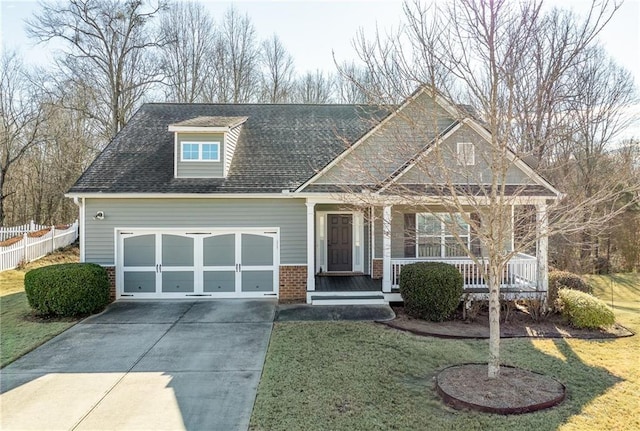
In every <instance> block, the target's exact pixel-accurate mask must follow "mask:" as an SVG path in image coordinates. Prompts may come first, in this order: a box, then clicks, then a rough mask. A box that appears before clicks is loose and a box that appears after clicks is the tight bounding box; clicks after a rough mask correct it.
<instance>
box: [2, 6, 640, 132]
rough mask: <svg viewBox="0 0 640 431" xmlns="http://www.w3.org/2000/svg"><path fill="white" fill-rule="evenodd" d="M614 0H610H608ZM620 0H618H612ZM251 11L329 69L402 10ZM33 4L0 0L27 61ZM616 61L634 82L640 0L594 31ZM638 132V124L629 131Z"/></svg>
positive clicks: (298, 57) (303, 65) (638, 72)
mask: <svg viewBox="0 0 640 431" xmlns="http://www.w3.org/2000/svg"><path fill="white" fill-rule="evenodd" d="M612 1H614V0H612ZM615 1H620V0H615ZM202 2H203V3H205V4H206V5H207V6H208V8H209V9H210V11H211V13H212V15H213V16H214V17H216V18H217V17H220V16H221V15H222V14H223V13H224V11H225V10H226V9H227V8H228V7H229V5H230V4H231V3H232V2H229V1H215V0H203V1H202ZM233 3H234V4H235V5H236V7H237V8H238V9H239V10H240V11H241V12H246V13H248V14H249V16H250V17H251V20H252V21H253V23H254V25H255V27H256V31H257V33H258V37H259V38H260V39H263V38H267V37H269V36H270V35H272V34H273V33H276V34H278V36H279V37H280V39H281V40H282V41H283V44H284V45H285V47H286V48H287V49H288V50H289V52H290V53H291V55H292V56H293V58H294V61H295V66H296V69H297V70H298V71H299V72H304V71H307V70H315V69H323V70H333V68H334V65H333V57H332V52H335V55H336V58H337V59H338V60H339V61H342V60H348V59H350V58H353V56H354V51H353V48H352V46H351V40H352V39H353V37H354V35H355V33H356V31H357V30H358V29H359V28H363V29H364V30H365V32H366V33H368V34H372V32H373V30H374V29H375V28H376V26H378V27H379V28H381V29H384V28H390V27H391V26H395V25H397V24H398V23H399V22H400V20H401V16H402V2H401V1H400V0H348V1H338V0H324V1H308V0H281V1H275V0H264V1H236V2H233ZM589 3H590V2H589V1H586V0H571V1H568V0H553V1H547V5H548V6H551V5H560V6H564V7H568V8H572V9H574V10H575V11H576V12H578V13H581V12H585V11H586V10H587V9H588V5H589ZM37 9H38V2H37V1H32V0H22V1H14V0H0V15H1V16H0V24H1V29H2V30H1V34H0V37H1V41H2V46H3V47H8V48H12V49H17V50H18V51H20V52H22V53H23V55H24V57H25V58H26V60H27V61H31V62H38V63H42V62H46V61H47V59H48V58H50V54H49V52H48V50H47V49H45V48H44V47H42V46H36V47H34V46H33V43H32V42H31V41H30V40H29V39H28V38H27V37H26V36H25V32H24V20H25V19H26V18H28V17H30V16H31V15H32V14H33V12H34V11H36V10H37ZM600 38H601V40H602V41H603V43H604V45H605V47H606V48H607V50H608V51H609V53H610V54H611V55H612V56H613V57H614V58H615V59H616V61H617V62H618V63H619V64H620V65H622V66H624V67H626V68H627V69H629V70H630V71H631V72H632V73H633V75H634V77H635V81H636V85H638V86H640V0H625V1H624V3H623V5H622V7H621V8H620V10H619V11H618V12H617V13H616V15H615V16H614V17H613V19H612V20H611V22H610V23H609V25H608V26H607V27H606V28H605V29H604V31H603V32H602V33H601V35H600ZM629 134H633V135H636V136H640V125H639V126H636V127H634V130H633V131H630V133H625V135H629Z"/></svg>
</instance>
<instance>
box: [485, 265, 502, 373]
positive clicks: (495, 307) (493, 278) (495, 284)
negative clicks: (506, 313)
mask: <svg viewBox="0 0 640 431" xmlns="http://www.w3.org/2000/svg"><path fill="white" fill-rule="evenodd" d="M500 272H501V266H500V265H499V264H498V263H495V262H494V260H493V259H490V260H489V271H488V273H489V283H488V284H489V374H488V377H489V378H490V379H497V378H498V377H500Z"/></svg>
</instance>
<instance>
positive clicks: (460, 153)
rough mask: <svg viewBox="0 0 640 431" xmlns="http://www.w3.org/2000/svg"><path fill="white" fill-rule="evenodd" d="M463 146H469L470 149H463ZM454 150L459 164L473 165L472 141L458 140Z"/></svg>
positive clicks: (474, 162) (473, 147) (474, 149)
mask: <svg viewBox="0 0 640 431" xmlns="http://www.w3.org/2000/svg"><path fill="white" fill-rule="evenodd" d="M465 147H467V148H470V150H467V151H465V150H464V148H465ZM456 151H457V152H456V155H457V159H458V165H459V166H475V164H476V146H475V145H474V144H473V142H458V144H457V148H456Z"/></svg>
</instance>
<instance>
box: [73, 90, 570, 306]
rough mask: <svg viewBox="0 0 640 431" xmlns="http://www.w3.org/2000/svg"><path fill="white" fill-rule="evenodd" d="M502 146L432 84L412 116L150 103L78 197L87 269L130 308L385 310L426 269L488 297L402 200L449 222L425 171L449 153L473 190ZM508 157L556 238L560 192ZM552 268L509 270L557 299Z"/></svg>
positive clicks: (408, 108) (520, 289)
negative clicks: (265, 305)
mask: <svg viewBox="0 0 640 431" xmlns="http://www.w3.org/2000/svg"><path fill="white" fill-rule="evenodd" d="M488 136H489V135H488V132H487V130H486V129H485V128H484V127H483V125H482V124H481V123H480V122H479V121H477V120H475V119H474V118H473V117H472V116H471V114H470V113H469V111H468V110H467V109H464V108H460V107H458V106H455V105H453V104H451V103H449V102H448V101H446V100H445V99H444V98H443V97H442V96H440V95H439V94H437V93H436V92H434V91H432V90H430V89H429V88H427V87H423V88H420V89H418V90H417V91H416V92H415V93H414V94H413V95H412V96H410V97H409V98H408V99H407V100H406V101H405V102H404V103H402V104H401V105H399V106H365V105H259V104H242V105H235V104H168V103H159V104H154V103H152V104H146V105H144V106H142V107H141V108H140V110H139V111H138V112H137V113H136V114H135V115H134V116H133V118H132V119H131V120H130V122H129V123H128V124H127V126H126V127H125V128H124V129H123V130H122V131H121V132H120V133H118V135H117V136H116V137H115V138H114V139H113V141H112V142H111V143H110V144H109V145H108V146H107V147H106V148H105V150H104V151H103V152H102V153H101V154H100V155H99V156H98V157H97V158H96V160H95V161H94V162H93V163H92V164H91V166H90V167H89V168H88V169H87V170H86V172H84V174H83V175H82V176H81V177H80V179H79V180H78V181H77V182H76V184H75V185H74V186H73V187H72V188H71V189H70V191H69V192H68V196H69V197H72V198H73V199H74V200H75V202H76V203H77V204H78V206H79V208H80V220H81V229H80V255H81V261H84V262H94V263H98V264H100V265H103V266H105V267H106V268H107V269H108V271H109V274H110V276H111V278H112V283H113V289H114V290H113V296H114V297H115V298H130V299H138V298H140V299H144V298H247V297H251V298H255V297H259V298H262V297H276V298H278V299H279V300H281V301H289V300H297V301H300V300H302V301H307V302H309V303H314V304H322V303H324V304H331V303H352V304H357V303H383V302H389V301H396V300H400V295H399V293H398V289H397V287H398V278H399V277H398V275H399V272H400V270H401V268H402V266H403V265H405V264H408V263H411V262H415V261H421V260H423V261H424V260H438V261H445V262H450V263H452V264H454V265H456V266H457V267H458V268H459V269H460V270H461V271H462V272H463V274H464V276H465V283H466V284H465V288H466V289H467V291H468V292H472V293H475V294H478V295H482V294H486V292H487V290H486V286H484V282H483V280H482V278H481V277H478V276H477V274H478V270H477V268H475V264H474V263H473V261H472V260H470V259H469V258H468V257H467V256H465V255H464V252H463V250H462V249H461V248H460V247H457V246H456V245H455V241H452V234H451V233H450V232H448V230H447V229H446V228H445V227H444V226H442V225H441V223H442V222H441V221H439V220H438V219H437V218H434V216H433V215H430V214H429V213H428V212H425V211H424V210H421V209H420V208H424V207H423V206H417V204H416V202H417V201H416V199H410V200H406V199H404V200H403V198H402V196H395V195H394V190H396V189H397V187H400V186H403V187H407V188H411V189H412V190H415V197H416V198H419V199H420V205H423V204H424V205H430V206H432V207H430V208H431V209H432V210H434V211H437V208H438V205H439V204H438V202H439V201H438V199H439V198H438V195H436V194H434V193H433V191H434V190H435V189H437V188H438V187H439V184H438V182H437V181H436V180H434V178H436V177H437V175H440V176H443V175H444V176H449V178H450V177H451V172H453V170H451V171H449V170H448V169H445V171H444V172H440V173H437V175H436V176H435V177H431V178H426V177H425V175H424V174H423V173H421V172H420V170H419V169H417V166H416V163H417V161H418V160H420V158H421V157H426V156H427V155H428V153H429V151H433V149H434V148H436V149H437V148H441V149H445V148H446V149H450V150H451V152H452V153H451V156H450V157H451V164H450V165H451V166H457V167H458V168H460V169H459V170H458V174H456V175H459V176H460V179H459V182H460V184H472V183H471V182H470V179H469V178H470V175H471V174H473V175H474V176H475V178H476V180H475V181H476V182H475V183H473V184H476V187H479V186H481V183H478V182H477V178H480V179H481V181H484V180H489V179H490V176H491V171H490V170H489V169H488V167H487V166H486V162H483V160H482V157H481V154H482V151H483V148H486V146H487V139H488ZM456 158H457V159H456ZM507 158H508V160H507V163H508V172H507V176H506V178H507V182H508V184H506V187H507V190H516V189H517V190H518V193H519V196H521V197H526V199H520V200H514V201H513V202H514V203H513V205H518V204H519V203H522V204H525V203H526V204H527V205H535V206H536V207H537V209H538V215H539V216H540V215H542V217H539V223H538V224H539V226H538V229H545V226H544V223H545V221H546V217H544V214H545V211H546V206H547V203H548V202H549V201H550V200H553V199H557V197H558V196H559V192H558V191H557V190H556V189H555V188H554V187H553V186H552V185H551V184H549V183H548V182H547V181H546V180H545V179H544V178H542V177H541V176H540V175H538V174H537V173H536V172H535V171H534V170H533V169H532V168H531V167H530V166H528V165H527V164H526V163H524V162H523V161H522V160H520V159H518V158H517V157H515V155H514V154H512V153H509V154H507ZM454 159H455V160H454ZM483 163H484V164H483ZM451 169H453V168H451ZM483 176H484V177H483ZM483 178H484V180H483ZM365 198H366V199H365ZM416 226H417V227H418V229H416V228H415V227H416ZM409 228H413V232H412V233H408V232H410V230H409ZM459 228H460V231H459V232H458V233H457V234H458V235H459V237H460V238H463V240H464V239H466V240H467V241H468V244H469V246H470V247H471V246H472V243H473V233H472V232H471V231H470V229H469V226H468V225H465V223H464V221H462V220H461V221H459ZM511 235H512V236H513V233H512V234H511ZM408 237H409V240H407V238H408ZM505 246H506V247H513V244H511V245H509V244H507V245H505ZM546 256H547V241H546V238H545V237H544V236H543V237H542V238H541V239H540V240H539V242H538V244H537V256H530V255H524V254H519V255H517V256H515V257H514V258H513V259H512V260H511V261H510V262H509V264H508V268H507V271H506V272H505V280H503V283H502V284H503V286H502V288H503V289H504V292H505V293H516V294H525V295H526V294H540V293H541V292H546V287H547V286H546V284H547V262H546V261H547V257H546Z"/></svg>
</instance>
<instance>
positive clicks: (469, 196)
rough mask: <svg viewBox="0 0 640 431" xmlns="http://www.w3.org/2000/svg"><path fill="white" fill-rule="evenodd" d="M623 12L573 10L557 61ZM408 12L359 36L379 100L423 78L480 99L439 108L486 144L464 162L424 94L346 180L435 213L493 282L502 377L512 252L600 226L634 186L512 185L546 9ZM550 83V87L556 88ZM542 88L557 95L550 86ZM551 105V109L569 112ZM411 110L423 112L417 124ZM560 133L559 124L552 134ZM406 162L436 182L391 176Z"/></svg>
mask: <svg viewBox="0 0 640 431" xmlns="http://www.w3.org/2000/svg"><path fill="white" fill-rule="evenodd" d="M616 8H617V6H616V5H611V4H609V3H608V2H604V3H602V4H601V3H595V2H594V4H593V5H592V8H591V13H590V14H589V15H588V16H587V17H586V18H585V19H584V20H582V21H578V20H577V18H576V21H574V25H576V26H577V28H579V29H580V33H581V36H580V38H579V41H580V43H579V44H578V45H576V44H575V43H574V42H575V40H574V39H568V40H569V42H567V45H566V46H563V47H562V49H565V50H569V49H572V50H573V51H574V52H573V54H572V55H570V56H567V57H560V59H558V60H557V61H558V62H559V63H561V64H560V65H558V68H559V69H560V70H562V71H564V70H565V69H569V68H572V67H573V65H574V64H575V63H574V61H575V60H576V59H577V58H578V56H579V55H580V54H582V53H584V52H585V50H586V48H587V47H588V46H589V44H590V43H591V41H592V40H593V39H594V38H595V36H596V35H597V33H598V32H599V31H600V30H601V29H602V26H603V25H604V24H605V23H606V22H607V21H608V19H609V18H610V17H611V14H612V13H613V12H615V10H616ZM405 17H406V21H407V23H406V25H405V27H404V29H405V30H404V31H403V32H402V33H401V34H400V36H396V38H395V40H388V39H387V38H385V37H381V35H380V34H379V33H378V34H377V35H376V37H374V39H373V40H372V41H368V40H366V39H365V38H364V37H362V36H361V37H360V38H359V39H356V41H355V43H356V46H357V47H358V52H359V53H360V57H361V60H362V61H363V63H364V64H365V65H367V68H368V69H369V70H370V71H371V75H372V77H373V78H372V79H373V82H374V84H375V85H374V87H373V88H376V89H377V90H378V91H379V92H380V94H378V95H377V97H378V98H379V100H388V101H393V100H397V99H398V95H399V94H402V95H403V96H405V97H406V96H407V94H406V90H405V88H404V86H405V85H407V84H406V83H414V85H415V84H421V85H425V84H426V86H427V87H426V88H427V94H429V96H430V97H431V98H441V100H449V101H453V100H455V101H458V102H462V103H465V104H467V105H471V106H473V107H474V108H475V109H470V108H469V107H466V106H460V105H458V106H455V105H453V104H451V103H450V104H449V105H450V108H449V110H448V111H447V112H446V113H445V114H444V115H446V116H449V117H450V118H451V119H452V120H453V121H454V122H457V123H459V124H462V125H463V126H465V127H466V126H469V125H470V124H471V125H472V124H475V126H474V127H475V128H474V129H473V133H474V134H476V135H478V136H481V137H483V139H481V141H482V142H483V144H482V145H481V146H477V147H476V149H475V154H474V155H473V156H472V157H473V160H474V164H476V165H477V166H476V167H477V169H476V168H470V167H469V166H468V165H470V164H469V163H467V162H466V161H465V160H466V157H467V155H466V154H463V158H462V160H461V159H460V157H461V155H460V153H459V152H456V148H455V145H454V146H451V145H446V144H445V143H443V142H441V138H442V137H443V136H445V133H447V132H448V130H443V129H442V127H441V126H440V124H439V122H438V118H441V117H442V114H440V113H439V112H437V110H438V108H437V107H435V105H434V104H433V103H428V102H426V103H424V104H423V105H416V106H419V107H420V108H412V110H411V115H405V116H404V117H403V118H402V119H401V120H399V121H402V122H403V124H402V127H399V128H398V130H397V133H396V134H395V135H396V136H397V138H396V140H394V142H393V144H390V145H389V148H390V150H389V151H388V153H387V154H378V155H376V157H377V160H379V163H378V165H377V166H375V167H372V166H371V163H370V159H367V158H366V157H365V158H363V159H362V162H363V163H367V162H366V160H369V164H368V165H366V166H365V165H363V164H361V165H360V166H357V163H356V166H354V167H353V169H354V173H353V174H352V175H351V177H352V178H358V177H359V178H360V181H359V183H362V184H376V185H377V186H376V187H377V189H378V192H377V193H371V194H363V193H358V194H357V196H358V198H357V199H360V200H366V199H371V200H372V201H373V202H377V203H378V204H380V203H381V202H386V204H390V203H393V202H397V201H398V199H399V198H401V200H402V202H404V203H407V204H411V205H413V206H414V207H415V208H421V209H422V210H423V211H424V212H429V213H431V214H432V216H433V217H435V218H436V219H437V221H438V222H439V223H443V224H444V225H446V226H447V230H448V232H450V236H451V238H453V239H455V242H456V244H457V247H459V248H460V249H461V250H463V251H464V252H465V253H466V254H467V255H468V256H470V257H471V258H472V259H473V260H474V261H475V263H476V265H477V267H479V268H482V275H483V279H484V280H485V282H486V284H487V286H488V288H489V308H490V340H489V361H488V365H489V366H488V376H489V377H490V378H497V377H499V374H500V330H499V328H500V320H499V319H500V284H501V280H502V279H503V274H504V270H505V267H506V265H507V264H508V262H509V260H510V259H511V258H512V257H513V256H515V255H516V253H518V252H519V251H521V250H522V249H524V248H526V247H530V246H532V245H534V246H535V245H536V244H539V245H540V248H541V249H546V244H545V243H546V241H547V238H548V237H549V236H550V235H552V234H553V233H554V232H558V231H562V232H565V233H567V232H576V231H579V230H581V229H584V228H585V225H588V226H591V227H595V226H602V225H603V224H604V223H605V222H606V220H610V219H611V217H612V216H613V215H614V214H616V213H617V212H618V211H619V210H620V208H619V207H614V206H613V205H612V204H611V202H615V201H618V197H619V196H622V195H623V194H625V193H627V192H628V191H629V189H628V188H627V187H626V186H624V185H623V184H620V183H619V182H618V181H617V180H616V179H615V178H610V181H609V182H608V183H606V184H605V183H603V184H600V187H599V189H598V190H597V191H595V193H593V194H592V195H590V196H585V197H583V198H582V199H574V200H572V201H571V202H569V201H567V200H566V199H565V200H562V199H559V200H556V201H554V202H546V201H541V200H539V199H538V200H534V199H529V198H528V196H529V192H528V191H527V186H526V185H525V184H520V185H512V186H508V185H510V184H512V178H511V175H512V173H513V172H514V168H515V167H517V166H521V167H522V162H521V161H519V159H518V157H517V156H516V154H515V153H514V152H513V151H512V147H515V146H516V145H515V144H517V143H518V142H519V138H520V137H521V136H522V133H521V130H522V127H521V125H519V120H521V115H520V111H519V107H520V106H522V105H523V104H525V105H531V106H533V105H535V103H534V102H533V101H531V100H530V99H526V100H523V97H525V96H527V94H528V95H529V96H530V97H536V96H539V95H540V94H541V93H545V91H546V90H544V89H539V88H537V87H535V85H541V83H540V82H537V84H536V82H533V83H531V85H533V86H534V88H532V89H531V90H530V91H529V92H528V93H527V94H524V95H523V94H522V92H521V91H520V89H521V85H520V84H521V83H520V82H519V80H520V79H521V77H523V76H525V75H526V74H527V72H528V71H529V70H530V69H531V68H534V69H535V67H536V64H535V60H536V59H535V58H532V57H531V56H530V55H529V54H530V52H531V47H532V46H536V44H538V43H539V41H540V38H541V37H548V38H553V37H555V34H553V33H551V34H548V33H544V34H540V33H539V31H540V30H541V29H543V28H547V29H549V28H551V29H553V26H549V27H545V26H542V25H541V23H542V22H544V21H545V18H544V17H545V15H544V14H543V13H542V11H541V3H540V2H538V1H529V2H524V3H522V2H519V3H512V2H509V1H506V0H496V1H479V0H478V1H476V0H464V1H459V2H458V1H457V2H450V3H447V4H446V5H440V4H439V5H437V6H435V5H433V6H431V7H430V8H427V7H425V6H424V5H423V4H422V3H421V2H419V1H415V2H412V3H405ZM552 31H555V30H552ZM403 42H404V43H403ZM557 49H561V48H560V47H557ZM564 62H569V64H564ZM558 75H559V76H558V77H557V79H558V80H559V81H558V82H559V84H558V85H560V84H562V83H564V82H566V81H563V79H566V76H565V75H562V74H558ZM554 76H555V75H554ZM397 83H401V84H397ZM550 85H551V88H554V85H556V84H554V83H551V84H550ZM436 88H438V90H439V91H437V90H435V89H436ZM545 94H547V97H551V95H552V92H549V91H547V93H545ZM554 102H555V101H554ZM552 106H554V107H555V106H563V107H564V106H566V104H560V103H554V104H552ZM593 107H594V108H597V107H596V106H593ZM476 109H477V111H476ZM552 112H553V115H558V114H561V113H562V112H561V111H560V112H559V111H558V110H553V111H552ZM416 118H421V119H422V120H421V121H416ZM425 119H426V120H425ZM470 119H471V120H470ZM425 121H426V122H425ZM469 127H471V126H469ZM549 127H555V122H550V124H549ZM559 134H560V133H559V131H558V130H555V131H554V132H553V133H550V134H549V135H548V136H558V135H559ZM546 138H547V135H545V134H541V135H540V139H545V141H544V142H543V143H542V144H544V145H545V146H552V145H556V144H558V142H556V141H554V140H552V139H549V140H547V139H546ZM465 148H466V147H465ZM425 149H428V151H429V153H428V154H429V157H421V154H422V153H423V152H424V151H425ZM463 150H464V148H463ZM465 151H466V150H465ZM352 154H353V153H352ZM402 160H405V161H406V160H412V162H413V164H414V165H415V166H414V173H413V175H414V176H415V177H416V178H417V179H419V180H420V184H427V185H428V184H432V185H433V186H430V187H426V186H423V187H422V188H420V187H418V188H416V187H415V185H411V186H410V185H407V184H404V183H402V182H395V181H393V180H389V179H388V178H392V179H393V178H394V177H393V175H394V170H393V169H392V167H393V166H396V167H397V166H399V165H401V164H402V162H401V161H402ZM523 169H526V168H523ZM363 177H364V178H363ZM383 192H384V193H383ZM425 195H426V196H429V197H431V199H432V202H433V203H432V204H431V205H428V204H426V203H425V202H427V201H428V199H427V198H426V197H425ZM607 204H609V209H608V211H602V212H600V213H599V214H595V213H594V212H593V209H594V208H596V207H598V206H603V205H607ZM434 205H435V206H436V207H437V210H434ZM516 205H520V206H521V208H522V209H523V212H524V213H525V214H523V216H522V220H530V219H531V217H533V218H534V220H535V219H536V218H537V220H538V226H537V228H536V229H531V228H530V225H531V223H527V224H524V225H523V224H519V223H518V221H516V222H515V223H514V222H512V208H513V207H514V206H516ZM443 214H444V215H443ZM460 223H464V225H465V226H469V228H470V230H471V232H473V236H474V238H475V241H476V244H475V245H473V244H470V243H469V242H468V236H465V235H462V234H461V232H460V229H459V227H458V225H459V224H460ZM514 230H520V231H521V232H522V235H521V238H520V239H521V241H519V245H518V246H516V247H513V248H505V244H507V243H508V242H510V241H511V232H513V231H514ZM540 271H541V272H542V273H546V268H545V267H542V268H540Z"/></svg>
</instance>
